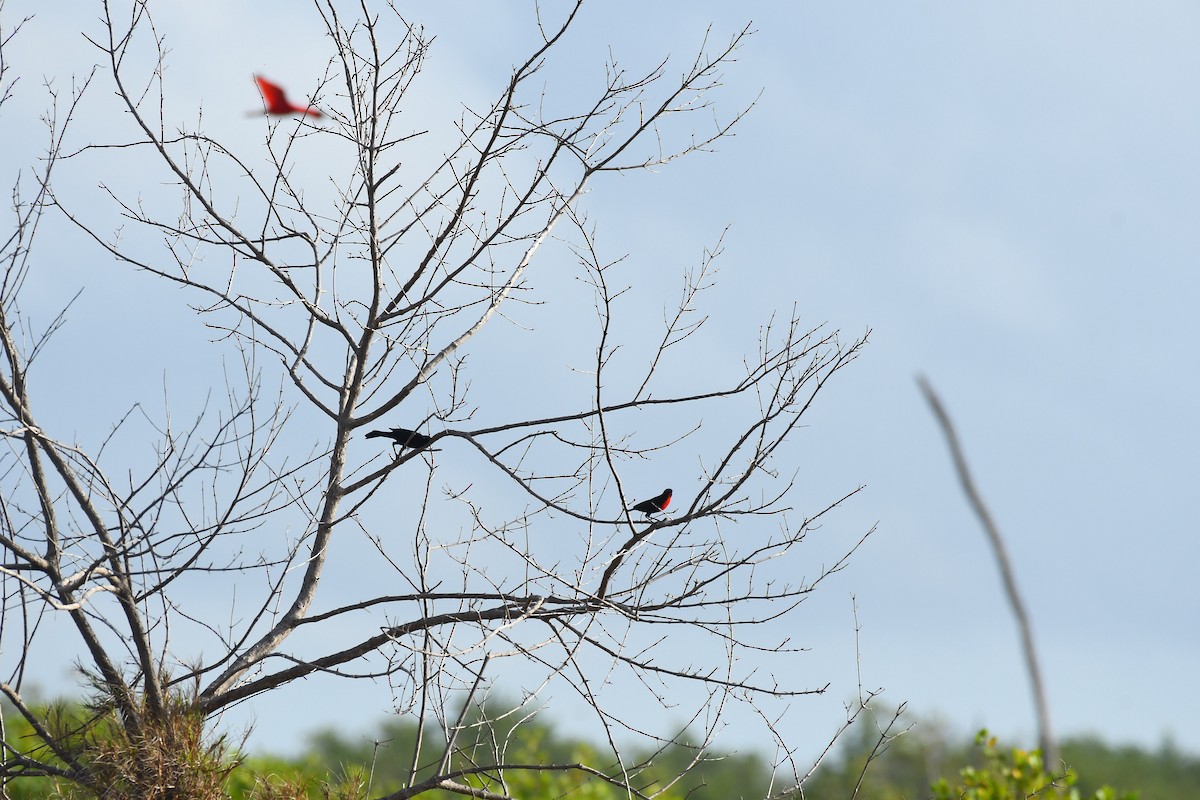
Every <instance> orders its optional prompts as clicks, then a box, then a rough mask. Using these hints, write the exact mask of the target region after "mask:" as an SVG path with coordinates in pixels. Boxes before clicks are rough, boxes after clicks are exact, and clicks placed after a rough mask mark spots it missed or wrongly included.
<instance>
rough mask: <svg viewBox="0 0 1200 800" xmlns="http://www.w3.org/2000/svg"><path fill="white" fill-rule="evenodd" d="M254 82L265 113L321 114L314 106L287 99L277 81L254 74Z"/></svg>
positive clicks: (273, 114) (279, 114) (314, 115)
mask: <svg viewBox="0 0 1200 800" xmlns="http://www.w3.org/2000/svg"><path fill="white" fill-rule="evenodd" d="M254 82H255V83H257V84H258V90H259V91H260V92H262V98H263V105H265V106H266V113H267V114H270V115H272V116H277V117H281V116H285V115H287V114H309V115H311V116H313V117H320V116H323V115H322V114H321V112H320V110H318V109H317V108H316V107H315V106H298V105H296V104H295V103H293V102H292V101H290V100H288V98H287V94H285V93H284V91H283V87H282V86H280V85H279V84H277V83H271V82H270V81H269V80H267V79H266V78H264V77H262V76H261V75H255V76H254Z"/></svg>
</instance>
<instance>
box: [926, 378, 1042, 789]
mask: <svg viewBox="0 0 1200 800" xmlns="http://www.w3.org/2000/svg"><path fill="white" fill-rule="evenodd" d="M917 384H918V385H919V386H920V387H921V392H922V394H924V395H925V400H926V401H927V402H928V403H929V407H930V409H931V410H932V411H933V415H934V417H935V418H936V419H937V421H938V425H939V426H941V429H942V433H943V434H944V435H945V437H946V444H947V445H948V446H949V447H950V457H951V458H952V459H953V461H954V469H955V471H956V472H957V473H958V480H959V482H960V483H961V484H962V487H963V492H964V493H965V494H966V496H967V502H968V503H970V505H971V510H972V511H974V512H975V516H977V517H978V518H979V523H980V524H981V525H982V526H983V532H984V533H985V534H986V535H987V538H988V543H989V544H991V546H992V552H993V553H994V554H995V556H996V566H997V567H998V568H999V570H1000V577H1001V579H1002V580H1003V582H1004V594H1005V596H1006V597H1007V598H1008V605H1009V607H1010V608H1011V609H1012V612H1013V617H1015V618H1016V620H1017V629H1018V630H1020V632H1021V652H1022V653H1023V654H1024V656H1025V668H1026V670H1027V671H1028V672H1029V685H1030V687H1031V688H1032V689H1033V708H1034V712H1035V713H1036V714H1037V720H1038V741H1039V743H1040V747H1041V749H1042V758H1043V759H1044V760H1045V762H1046V764H1048V765H1051V767H1050V768H1051V769H1053V765H1054V764H1057V763H1058V744H1057V742H1056V740H1055V738H1054V731H1053V729H1052V728H1051V726H1050V706H1049V704H1048V703H1047V702H1046V690H1045V688H1044V687H1043V685H1042V672H1041V669H1039V667H1038V659H1037V650H1036V649H1035V647H1034V643H1033V627H1032V625H1031V624H1030V622H1029V614H1028V613H1027V612H1026V611H1025V603H1024V601H1023V600H1022V599H1021V593H1020V592H1019V591H1018V590H1017V580H1016V577H1015V575H1014V573H1013V568H1012V562H1010V561H1009V560H1008V550H1007V548H1006V547H1005V546H1004V537H1003V536H1001V535H1000V529H999V527H997V526H996V523H995V521H994V520H993V519H992V514H991V512H990V511H988V508H987V506H986V505H984V502H983V497H982V496H981V495H980V494H979V490H978V489H977V488H976V487H975V480H974V479H973V478H972V477H971V471H970V469H969V468H968V467H967V458H966V456H965V455H964V454H963V451H962V446H961V445H960V444H959V442H958V434H957V433H956V432H955V430H954V424H953V423H952V422H951V421H950V415H949V414H947V413H946V409H945V407H944V406H943V405H942V401H941V400H940V399H939V398H938V396H937V393H936V392H935V391H934V390H933V387H932V386H931V385H930V384H929V381H928V380H926V379H925V378H924V376H920V377H918V378H917Z"/></svg>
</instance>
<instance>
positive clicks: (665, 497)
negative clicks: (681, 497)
mask: <svg viewBox="0 0 1200 800" xmlns="http://www.w3.org/2000/svg"><path fill="white" fill-rule="evenodd" d="M669 505H671V490H670V489H663V493H662V494H660V495H659V496H658V497H651V498H650V499H649V500H643V501H642V502H640V503H638V504H637V505H635V506H633V507H631V508H630V509H629V510H630V511H640V512H642V513H643V514H645V515H646V516H647V517H649V516H650V515H652V514H657V513H659V512H660V511H666V510H667V506H669Z"/></svg>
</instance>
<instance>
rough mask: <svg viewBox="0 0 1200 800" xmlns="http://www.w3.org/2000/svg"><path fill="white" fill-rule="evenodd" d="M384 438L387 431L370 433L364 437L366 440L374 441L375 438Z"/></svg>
mask: <svg viewBox="0 0 1200 800" xmlns="http://www.w3.org/2000/svg"><path fill="white" fill-rule="evenodd" d="M384 436H387V431H371V432H370V433H368V434H367V435H366V438H367V439H374V438H376V437H384Z"/></svg>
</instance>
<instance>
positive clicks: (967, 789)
mask: <svg viewBox="0 0 1200 800" xmlns="http://www.w3.org/2000/svg"><path fill="white" fill-rule="evenodd" d="M975 746H976V747H978V748H980V749H982V751H983V766H982V767H964V768H963V769H962V771H961V772H960V773H959V777H958V780H956V781H953V782H952V781H948V780H946V779H945V778H942V779H940V780H938V781H937V782H936V783H934V785H933V797H934V800H1026V798H1031V797H1037V798H1041V799H1042V800H1083V798H1084V795H1083V794H1081V793H1080V791H1079V789H1078V788H1077V787H1076V786H1075V784H1076V782H1077V781H1078V776H1077V775H1076V774H1075V771H1074V770H1072V769H1070V768H1068V769H1066V770H1065V771H1063V772H1062V773H1058V774H1052V773H1048V772H1046V768H1045V765H1044V764H1043V763H1042V754H1041V753H1040V752H1039V751H1037V750H1022V749H1020V748H1016V747H1014V748H1011V749H1009V750H1001V749H999V748H998V747H997V746H996V740H995V738H993V737H990V736H988V734H987V731H986V730H984V731H980V732H979V735H978V736H976V737H975ZM1087 797H1088V800H1137V793H1136V792H1127V793H1125V794H1120V795H1119V794H1117V792H1116V790H1114V789H1113V788H1112V787H1111V786H1102V787H1100V788H1099V789H1097V790H1096V791H1095V792H1093V793H1091V794H1090V795H1087Z"/></svg>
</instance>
